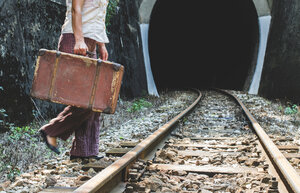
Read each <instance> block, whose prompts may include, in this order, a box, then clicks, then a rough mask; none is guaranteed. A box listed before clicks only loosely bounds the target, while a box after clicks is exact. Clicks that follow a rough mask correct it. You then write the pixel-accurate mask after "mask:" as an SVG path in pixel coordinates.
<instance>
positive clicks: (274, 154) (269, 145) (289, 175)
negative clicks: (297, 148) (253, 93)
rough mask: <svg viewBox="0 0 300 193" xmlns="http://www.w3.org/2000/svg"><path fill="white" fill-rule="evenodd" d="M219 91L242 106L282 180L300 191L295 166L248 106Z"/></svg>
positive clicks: (291, 189) (296, 190)
mask: <svg viewBox="0 0 300 193" xmlns="http://www.w3.org/2000/svg"><path fill="white" fill-rule="evenodd" d="M216 90H217V91H221V92H223V93H225V94H227V95H229V96H231V97H233V98H234V99H235V100H236V102H237V103H238V104H239V105H240V106H241V107H242V109H243V111H244V112H245V114H246V116H247V117H248V119H249V120H250V122H251V124H252V127H253V129H254V130H255V132H256V134H257V135H258V137H259V140H260V141H261V143H262V145H263V147H264V149H265V151H266V153H267V154H268V155H269V157H270V160H272V162H273V164H274V165H275V168H276V170H277V172H278V173H279V175H280V176H282V179H281V180H282V181H283V183H284V184H285V186H286V187H287V189H288V190H289V191H290V192H295V193H300V176H299V175H298V173H297V171H296V170H295V169H294V168H293V166H292V165H291V164H290V163H289V161H288V160H287V159H286V158H285V156H284V155H283V154H282V153H281V152H280V150H279V149H278V148H277V146H276V145H275V144H274V143H273V141H272V140H271V139H270V137H269V136H268V135H267V134H266V132H265V131H264V129H263V128H262V127H261V126H260V125H259V123H258V122H257V120H256V119H255V118H254V117H253V115H252V114H251V113H250V111H249V110H248V109H247V108H246V106H245V105H244V104H243V103H242V102H241V100H240V99H238V98H237V97H236V96H234V95H233V94H231V93H229V92H227V91H225V90H220V89H216Z"/></svg>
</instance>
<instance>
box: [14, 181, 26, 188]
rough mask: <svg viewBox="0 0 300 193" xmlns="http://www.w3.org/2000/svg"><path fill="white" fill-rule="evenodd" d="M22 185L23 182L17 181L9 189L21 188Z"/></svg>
mask: <svg viewBox="0 0 300 193" xmlns="http://www.w3.org/2000/svg"><path fill="white" fill-rule="evenodd" d="M23 184H24V181H23V180H17V181H16V182H14V183H13V184H12V185H11V187H12V188H15V187H17V186H23Z"/></svg>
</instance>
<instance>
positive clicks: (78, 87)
mask: <svg viewBox="0 0 300 193" xmlns="http://www.w3.org/2000/svg"><path fill="white" fill-rule="evenodd" d="M123 73H124V67H123V66H122V65H120V64H116V63H113V62H108V61H102V60H100V59H98V60H97V59H93V58H88V57H85V56H80V55H75V54H69V53H64V52H59V51H56V50H46V49H41V50H40V51H39V55H38V58H37V62H36V67H35V72H34V78H33V83H32V89H31V95H32V96H33V97H35V98H39V99H42V100H48V101H52V102H55V103H60V104H65V105H72V106H77V107H80V108H85V109H91V110H93V111H96V112H103V113H107V114H113V113H114V112H115V109H116V105H117V100H118V97H119V91H120V87H121V81H122V77H123Z"/></svg>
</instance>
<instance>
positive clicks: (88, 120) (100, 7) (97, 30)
mask: <svg viewBox="0 0 300 193" xmlns="http://www.w3.org/2000/svg"><path fill="white" fill-rule="evenodd" d="M107 4H108V0H66V5H67V13H66V18H65V22H64V24H63V26H62V34H61V36H60V39H59V43H58V50H59V51H62V52H67V53H74V54H80V55H84V56H86V55H87V53H90V52H92V53H93V54H91V55H93V56H94V58H95V57H96V45H98V50H99V57H100V59H102V60H107V59H108V53H107V50H106V47H105V43H108V38H107V35H106V28H105V16H106V8H107ZM90 57H91V56H90ZM40 133H41V135H42V137H43V139H44V140H45V143H46V144H47V146H48V147H49V148H50V149H51V150H52V151H54V152H55V153H57V154H59V153H60V151H59V149H58V147H57V143H56V139H57V138H61V139H63V140H67V139H68V138H69V137H70V136H71V135H72V133H75V137H74V139H73V144H72V148H71V151H70V159H75V158H82V159H84V158H95V159H100V157H98V153H99V133H100V113H98V112H93V111H91V110H88V109H81V108H77V107H73V106H67V107H66V108H65V109H64V110H63V111H62V112H61V113H60V114H59V115H58V116H57V117H56V118H54V119H52V120H51V121H50V122H49V123H48V124H46V125H44V126H43V127H41V129H40Z"/></svg>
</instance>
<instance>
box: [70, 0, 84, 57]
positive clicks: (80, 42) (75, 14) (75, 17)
mask: <svg viewBox="0 0 300 193" xmlns="http://www.w3.org/2000/svg"><path fill="white" fill-rule="evenodd" d="M84 1H85V0H73V1H72V28H73V33H74V37H75V46H74V54H80V55H84V56H85V55H86V51H87V50H88V47H87V45H86V44H85V42H84V37H83V33H82V7H83V3H84Z"/></svg>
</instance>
